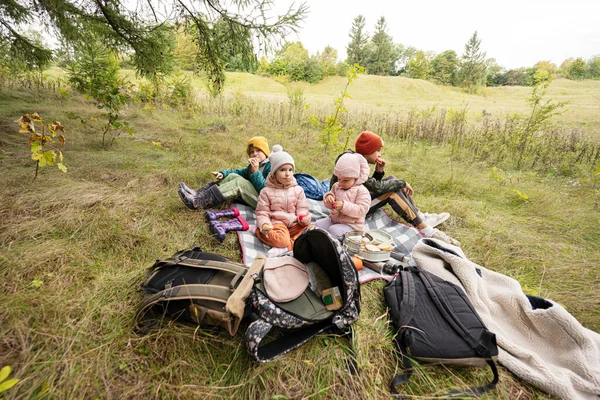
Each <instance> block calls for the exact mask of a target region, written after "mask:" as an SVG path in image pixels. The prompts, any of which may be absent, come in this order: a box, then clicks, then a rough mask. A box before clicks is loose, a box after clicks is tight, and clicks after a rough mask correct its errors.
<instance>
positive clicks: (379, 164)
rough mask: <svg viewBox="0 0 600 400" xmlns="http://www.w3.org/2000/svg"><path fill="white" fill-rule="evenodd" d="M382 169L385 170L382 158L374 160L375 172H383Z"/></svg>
mask: <svg viewBox="0 0 600 400" xmlns="http://www.w3.org/2000/svg"><path fill="white" fill-rule="evenodd" d="M384 168H385V160H384V159H383V158H381V157H379V158H378V159H377V160H375V171H377V172H383V169H384Z"/></svg>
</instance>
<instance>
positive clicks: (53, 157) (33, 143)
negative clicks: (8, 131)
mask: <svg viewBox="0 0 600 400" xmlns="http://www.w3.org/2000/svg"><path fill="white" fill-rule="evenodd" d="M17 122H18V124H19V127H20V130H19V133H26V134H29V148H30V150H31V159H32V160H34V161H35V176H34V177H33V180H35V179H36V178H37V176H38V171H39V168H40V167H45V166H46V165H56V166H57V168H58V169H60V170H61V171H62V172H67V167H65V165H64V164H63V153H62V151H60V148H59V147H58V145H56V142H55V141H54V139H55V138H56V139H57V140H58V143H59V145H60V146H64V145H65V142H66V140H65V137H64V136H63V135H62V133H61V134H58V132H64V127H63V126H62V125H61V123H60V122H58V121H52V123H50V124H44V121H43V119H42V117H41V116H40V115H39V114H38V113H33V114H25V115H23V116H21V118H19V120H18V121H17ZM36 124H37V125H38V128H37V129H36Z"/></svg>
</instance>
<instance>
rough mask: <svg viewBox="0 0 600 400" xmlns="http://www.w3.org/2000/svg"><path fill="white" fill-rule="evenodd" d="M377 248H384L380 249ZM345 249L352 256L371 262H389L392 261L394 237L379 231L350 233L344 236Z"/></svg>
mask: <svg viewBox="0 0 600 400" xmlns="http://www.w3.org/2000/svg"><path fill="white" fill-rule="evenodd" d="M377 246H382V247H384V249H380V248H378V247H377ZM344 247H345V248H346V250H347V251H348V253H350V255H357V256H358V257H360V258H362V259H364V260H366V261H371V262H378V261H387V260H389V259H390V253H391V250H392V249H393V248H394V245H393V244H392V236H391V235H390V234H389V233H386V232H384V231H381V230H379V229H373V230H370V231H350V232H348V233H346V235H345V236H344Z"/></svg>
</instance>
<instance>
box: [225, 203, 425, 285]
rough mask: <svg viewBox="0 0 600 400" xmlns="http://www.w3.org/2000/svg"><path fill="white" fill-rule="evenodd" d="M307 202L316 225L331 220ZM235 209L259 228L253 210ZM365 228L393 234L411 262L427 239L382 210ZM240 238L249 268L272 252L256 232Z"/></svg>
mask: <svg viewBox="0 0 600 400" xmlns="http://www.w3.org/2000/svg"><path fill="white" fill-rule="evenodd" d="M307 201H308V208H309V210H310V213H311V215H312V219H313V221H317V220H319V219H321V218H325V217H327V216H329V209H328V208H326V207H325V206H324V205H323V202H322V201H318V200H312V199H307ZM232 206H233V207H237V208H238V209H239V210H240V216H241V217H243V218H244V219H245V220H246V221H247V222H248V224H249V225H253V226H255V225H256V216H255V215H254V209H253V208H252V207H249V206H247V205H245V204H239V203H235V204H233V205H232ZM365 225H366V227H365V230H371V229H380V230H382V231H384V232H387V233H389V234H390V235H391V236H392V238H393V242H394V245H395V246H396V250H397V251H399V252H402V253H404V254H406V255H407V256H409V258H410V254H411V252H412V249H413V247H415V245H416V244H417V242H418V241H419V240H420V239H421V238H422V237H423V236H422V235H421V233H420V232H419V230H418V229H416V228H414V227H412V226H410V225H405V224H403V223H400V222H398V221H395V220H393V219H391V218H390V217H389V216H388V215H387V214H386V213H385V211H384V210H383V209H381V208H380V209H379V210H377V211H376V212H374V213H373V214H372V215H370V216H369V217H368V218H367V219H366V221H365ZM254 228H255V227H254ZM237 234H238V240H239V243H240V247H241V249H242V262H243V263H244V264H246V265H250V264H252V261H253V260H254V258H256V256H257V255H259V254H267V251H268V250H269V249H270V248H271V247H270V246H268V245H266V244H264V243H263V242H261V241H260V240H258V238H257V237H256V235H255V234H254V229H250V230H247V231H237ZM358 277H359V280H360V282H361V283H365V282H368V281H371V280H373V279H390V278H391V276H389V275H382V274H380V273H379V272H376V271H373V270H371V269H369V268H363V269H362V270H360V271H359V273H358Z"/></svg>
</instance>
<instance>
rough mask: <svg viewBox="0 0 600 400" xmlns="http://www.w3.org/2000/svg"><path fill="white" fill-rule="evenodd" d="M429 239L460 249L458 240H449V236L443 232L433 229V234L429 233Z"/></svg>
mask: <svg viewBox="0 0 600 400" xmlns="http://www.w3.org/2000/svg"><path fill="white" fill-rule="evenodd" d="M429 237H430V238H434V239H440V240H441V241H443V242H446V243H450V244H452V245H454V246H458V247H460V242H459V241H458V240H456V239H453V238H451V237H450V236H448V235H446V234H445V233H444V232H442V231H440V230H439V229H435V228H434V229H433V232H432V233H431V235H430V236H429Z"/></svg>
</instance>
